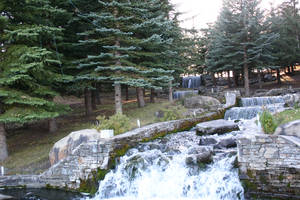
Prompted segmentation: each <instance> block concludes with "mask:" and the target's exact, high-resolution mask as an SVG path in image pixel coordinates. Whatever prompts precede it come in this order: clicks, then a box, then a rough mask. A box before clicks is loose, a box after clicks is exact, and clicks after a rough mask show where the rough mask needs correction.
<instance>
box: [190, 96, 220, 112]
mask: <svg viewBox="0 0 300 200" xmlns="http://www.w3.org/2000/svg"><path fill="white" fill-rule="evenodd" d="M184 106H185V107H186V108H208V109H214V110H216V109H217V108H219V107H221V103H220V101H219V100H218V99H215V98H213V97H209V96H194V97H191V98H186V99H185V100H184Z"/></svg>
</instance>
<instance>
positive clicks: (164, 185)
mask: <svg viewBox="0 0 300 200" xmlns="http://www.w3.org/2000/svg"><path fill="white" fill-rule="evenodd" d="M235 134H237V133H235ZM217 137H219V136H217V135H215V136H214V138H216V139H218V138H217ZM220 137H224V136H220ZM225 137H226V136H225ZM199 139H200V136H196V134H195V132H194V131H191V132H181V133H176V134H173V135H169V136H166V137H165V138H163V139H159V140H156V141H154V142H149V143H146V144H141V145H139V146H138V147H136V148H134V149H131V150H130V151H128V152H127V154H126V155H125V156H123V157H122V158H121V159H120V162H119V165H118V166H117V169H116V170H115V171H112V172H110V173H109V174H107V175H106V177H105V179H104V180H103V181H102V182H101V183H100V186H99V191H98V192H97V194H96V196H95V197H94V198H92V199H95V200H100V199H101V200H103V199H110V200H140V199H143V200H150V199H151V200H171V199H172V200H177V199H178V200H179V199H182V200H194V199H197V200H235V199H236V200H237V199H244V197H243V187H242V186H241V183H240V181H239V177H238V172H237V169H236V168H234V167H233V163H234V161H235V159H236V155H235V153H233V152H234V151H233V152H232V151H226V150H224V151H219V152H218V153H216V154H215V156H213V162H212V163H211V164H209V165H208V166H206V167H205V166H204V165H201V164H199V163H197V162H196V161H195V162H187V160H188V159H189V158H190V157H193V156H194V155H195V152H197V149H198V148H199V147H200V146H199V144H198V143H199ZM204 148H208V149H212V147H210V146H207V147H204Z"/></svg>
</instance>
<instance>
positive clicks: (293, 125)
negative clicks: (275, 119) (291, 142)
mask: <svg viewBox="0 0 300 200" xmlns="http://www.w3.org/2000/svg"><path fill="white" fill-rule="evenodd" d="M299 130H300V120H296V121H292V122H289V123H286V124H283V125H281V126H279V127H277V128H276V130H275V133H274V135H289V136H296V137H299V138H300V131H299Z"/></svg>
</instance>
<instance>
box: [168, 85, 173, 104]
mask: <svg viewBox="0 0 300 200" xmlns="http://www.w3.org/2000/svg"><path fill="white" fill-rule="evenodd" d="M169 101H170V102H173V87H172V81H170V82H169Z"/></svg>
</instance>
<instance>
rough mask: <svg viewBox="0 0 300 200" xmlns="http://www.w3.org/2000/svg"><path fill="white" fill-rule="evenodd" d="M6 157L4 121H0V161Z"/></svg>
mask: <svg viewBox="0 0 300 200" xmlns="http://www.w3.org/2000/svg"><path fill="white" fill-rule="evenodd" d="M7 157H8V152H7V144H6V132H5V126H4V123H0V162H2V161H4V160H5V159H6V158H7Z"/></svg>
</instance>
